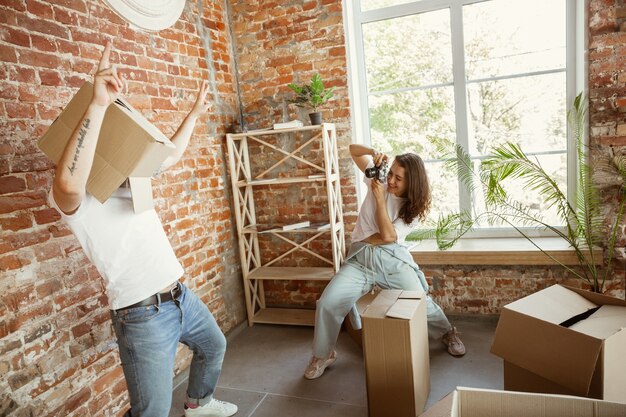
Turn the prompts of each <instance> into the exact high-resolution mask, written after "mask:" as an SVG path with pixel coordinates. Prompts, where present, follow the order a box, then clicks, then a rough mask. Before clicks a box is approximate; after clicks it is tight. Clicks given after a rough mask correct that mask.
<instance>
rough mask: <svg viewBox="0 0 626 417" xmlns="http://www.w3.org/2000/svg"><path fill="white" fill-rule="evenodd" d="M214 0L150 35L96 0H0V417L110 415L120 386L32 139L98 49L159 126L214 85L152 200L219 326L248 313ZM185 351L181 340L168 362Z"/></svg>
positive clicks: (230, 88) (229, 72)
mask: <svg viewBox="0 0 626 417" xmlns="http://www.w3.org/2000/svg"><path fill="white" fill-rule="evenodd" d="M225 7H226V6H225V4H224V2H222V1H216V2H214V1H208V0H206V1H189V2H187V5H186V7H185V10H184V12H183V16H182V18H181V19H180V20H179V21H178V22H177V23H176V25H175V26H174V27H173V28H171V29H168V30H164V31H161V32H158V33H148V32H141V31H137V30H134V29H132V28H130V27H129V26H128V25H127V24H126V23H124V22H123V21H122V20H121V19H120V18H118V17H117V16H116V15H115V14H114V13H113V12H111V11H110V10H109V9H108V8H107V7H106V6H105V4H104V2H101V1H95V0H64V1H55V2H43V1H33V0H8V1H3V2H1V3H0V61H2V63H1V65H0V175H1V176H0V228H1V236H2V239H1V241H0V274H1V275H0V288H1V291H0V293H1V294H2V297H1V298H0V374H1V375H2V378H1V379H0V393H1V394H0V415H11V416H13V415H15V416H59V417H60V416H63V417H65V416H115V415H120V414H121V413H123V412H124V411H125V409H126V408H127V394H126V386H125V382H124V378H123V375H122V370H121V367H120V366H119V357H118V353H117V346H116V343H115V339H114V335H113V331H112V327H111V323H110V319H109V312H108V308H107V299H106V297H105V295H104V294H103V288H104V287H103V282H102V280H101V278H100V276H99V274H98V272H97V271H96V270H95V268H94V267H93V266H92V265H91V264H90V262H89V261H88V260H87V258H86V257H85V255H84V253H83V251H82V249H80V247H79V245H78V242H77V241H76V239H74V237H73V235H71V233H70V231H69V229H68V228H67V226H65V224H64V223H62V222H61V221H59V215H58V213H57V212H56V211H55V210H52V209H50V207H49V206H48V205H47V203H46V195H47V191H48V190H49V188H50V184H51V180H52V176H53V166H52V164H51V163H50V161H49V160H48V159H47V158H46V157H45V156H44V155H43V154H42V153H41V152H40V151H39V150H38V148H37V146H36V141H37V139H38V138H39V137H40V136H41V135H42V133H43V132H44V131H45V130H46V128H47V126H48V125H50V123H51V122H52V121H53V120H54V119H55V118H56V116H57V115H58V114H59V112H60V111H61V109H62V108H63V107H64V105H65V104H67V102H68V101H69V100H70V99H71V97H72V96H73V94H74V93H75V92H76V91H77V89H78V88H79V87H80V86H81V85H82V83H83V81H85V80H88V79H90V78H91V74H92V73H93V71H94V69H95V67H96V65H97V61H98V60H99V57H100V54H101V51H102V47H103V45H104V44H105V42H106V41H107V40H111V41H112V43H113V49H114V53H113V55H112V62H113V63H116V64H118V67H119V69H120V72H122V73H124V74H126V75H127V79H128V80H129V91H128V94H127V97H128V98H129V101H130V102H131V103H132V104H133V105H134V106H135V107H136V108H137V109H138V110H140V111H141V112H142V113H143V114H144V115H145V116H146V117H147V118H148V120H150V121H151V122H153V123H154V124H155V125H156V126H157V127H158V128H159V129H161V130H162V131H163V132H164V133H165V134H166V135H168V136H169V135H171V134H173V133H174V131H175V129H176V128H177V126H178V124H179V123H180V122H181V121H182V119H183V117H184V115H185V114H186V112H187V111H188V110H189V109H190V108H191V104H192V103H193V101H192V100H193V99H195V94H196V91H197V88H198V86H199V81H200V79H208V80H209V81H210V82H211V87H210V88H211V93H210V94H211V100H212V109H211V112H210V113H211V114H210V115H207V116H203V117H202V118H201V119H200V121H199V122H198V124H197V126H196V130H195V133H194V136H193V138H192V141H191V143H190V145H189V149H188V151H187V152H186V153H185V155H184V157H183V159H182V161H181V162H180V163H179V164H178V165H177V166H175V167H173V168H172V169H170V170H169V171H168V172H166V173H165V174H164V175H162V176H161V177H160V178H159V179H158V180H157V181H155V183H154V196H155V199H156V205H157V211H158V213H159V215H160V217H161V219H162V220H163V223H164V225H165V229H166V232H167V235H168V237H169V239H170V241H171V242H172V245H173V247H174V249H175V251H176V254H177V256H178V258H179V259H180V261H181V263H182V264H183V266H184V268H185V271H186V275H185V283H187V284H188V285H189V286H191V287H192V288H194V289H195V291H196V292H197V293H198V294H199V295H200V296H201V297H202V299H203V300H204V301H205V302H206V303H207V304H208V306H209V308H210V309H211V311H212V312H213V314H214V315H215V316H216V318H217V320H218V322H219V324H220V326H221V327H222V329H223V330H224V331H228V330H230V329H232V328H233V326H235V325H237V324H238V323H241V322H242V321H243V320H244V317H245V308H244V304H243V291H242V287H241V278H240V270H239V266H238V265H239V262H238V256H237V253H238V252H237V250H236V247H235V240H234V236H233V228H232V224H231V211H230V204H231V203H230V196H229V193H228V191H227V189H228V187H225V184H228V179H227V175H226V168H225V167H226V164H225V160H226V158H225V154H224V150H225V147H224V134H225V130H226V128H228V127H229V126H232V125H233V124H235V123H236V121H237V120H238V119H239V111H238V110H239V109H238V102H237V95H236V84H235V79H236V77H235V72H234V70H235V66H234V63H233V60H232V53H231V49H232V45H231V38H230V32H229V30H228V28H229V24H228V14H227V9H226V8H225ZM190 358H191V355H190V354H189V351H188V349H186V348H181V349H180V351H179V352H178V356H177V361H176V372H179V371H180V370H181V369H185V368H186V367H187V366H188V364H189V361H190Z"/></svg>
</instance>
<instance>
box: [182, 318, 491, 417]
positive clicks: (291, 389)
mask: <svg viewBox="0 0 626 417" xmlns="http://www.w3.org/2000/svg"><path fill="white" fill-rule="evenodd" d="M449 319H450V321H451V322H452V323H453V324H454V325H456V326H457V329H458V330H459V331H460V332H461V338H462V340H463V342H464V343H465V346H466V348H467V354H466V355H465V356H463V357H461V358H454V357H452V356H450V355H448V354H447V352H446V351H445V350H444V346H443V344H441V342H439V341H432V340H431V341H430V378H431V391H430V396H429V397H428V403H427V404H426V408H428V407H430V406H431V405H432V404H434V403H435V402H437V401H438V400H440V399H441V398H443V397H444V396H445V395H446V394H448V393H449V392H450V391H452V390H453V389H454V388H455V387H456V386H466V387H478V388H494V389H502V386H503V385H502V360H501V359H499V358H497V357H495V356H493V355H491V354H490V353H489V348H490V346H491V341H492V339H493V334H494V331H495V328H496V324H497V317H493V316H450V317H449ZM312 340H313V328H312V327H297V326H278V325H260V324H257V325H254V326H253V327H243V328H242V329H241V330H240V331H236V332H235V334H234V335H232V336H231V337H229V344H228V349H227V351H226V357H225V359H224V366H223V368H222V375H221V377H220V381H219V385H218V389H217V392H216V398H218V399H221V400H226V401H229V402H232V403H235V404H237V406H238V407H239V412H238V413H237V414H236V416H237V417H293V416H298V417H317V416H324V417H367V396H366V388H365V370H364V367H363V354H362V352H361V350H360V347H359V346H358V345H357V344H356V343H355V342H354V341H353V340H352V339H351V338H350V337H349V336H348V335H347V333H345V332H343V331H342V332H341V334H340V336H339V340H338V344H337V354H338V355H337V356H338V357H337V362H335V364H334V365H332V366H331V367H330V368H328V369H327V370H326V372H325V373H324V375H323V376H322V377H321V378H319V379H316V380H312V381H309V380H306V379H304V378H303V377H302V373H303V371H304V368H305V367H306V365H307V364H308V362H309V358H310V354H311V342H312ZM186 387H187V383H186V381H184V382H183V383H181V384H180V385H179V386H178V387H177V388H176V389H175V391H174V398H173V402H172V411H171V412H170V417H180V416H182V415H183V403H184V400H185V389H186Z"/></svg>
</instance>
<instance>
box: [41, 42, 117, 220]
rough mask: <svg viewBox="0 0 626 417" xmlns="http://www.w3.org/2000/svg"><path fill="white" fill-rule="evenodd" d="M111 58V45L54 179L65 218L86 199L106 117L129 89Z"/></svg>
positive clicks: (105, 52)
mask: <svg viewBox="0 0 626 417" xmlns="http://www.w3.org/2000/svg"><path fill="white" fill-rule="evenodd" d="M110 55H111V44H110V43H107V45H106V46H105V48H104V52H103V53H102V58H101V59H100V63H99V64H98V70H97V72H96V75H95V76H94V89H93V97H92V99H91V103H90V104H89V106H88V107H87V110H86V111H85V113H84V114H83V117H82V118H81V120H80V122H79V123H78V125H77V126H76V129H75V130H74V132H73V133H72V136H71V138H70V140H69V141H68V142H67V145H66V146H65V149H64V151H63V154H62V155H61V159H60V160H59V164H58V166H57V169H56V172H55V175H54V182H53V185H52V193H53V196H54V200H55V202H56V203H57V205H58V207H59V208H60V209H61V210H62V211H63V212H64V213H65V214H71V213H73V212H75V211H76V210H77V209H78V207H79V206H80V204H81V202H82V201H83V198H84V197H85V187H86V185H87V179H88V178H89V172H90V171H91V166H92V165H93V158H94V154H95V152H96V145H97V144H98V136H99V134H100V128H101V127H102V120H103V119H104V113H105V112H106V109H107V107H108V106H109V104H111V103H112V102H113V101H115V99H116V98H117V97H118V95H119V94H120V92H121V91H122V90H123V89H124V87H125V85H126V84H125V82H124V80H123V79H122V78H120V77H119V76H118V74H117V71H116V70H115V68H114V67H112V66H111V64H110Z"/></svg>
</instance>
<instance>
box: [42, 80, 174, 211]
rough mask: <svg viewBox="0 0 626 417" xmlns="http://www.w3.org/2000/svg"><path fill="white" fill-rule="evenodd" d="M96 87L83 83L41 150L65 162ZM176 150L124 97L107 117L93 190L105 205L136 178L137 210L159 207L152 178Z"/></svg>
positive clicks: (89, 188)
mask: <svg viewBox="0 0 626 417" xmlns="http://www.w3.org/2000/svg"><path fill="white" fill-rule="evenodd" d="M92 96H93V85H92V84H91V83H89V82H86V83H85V84H83V86H82V87H81V88H80V90H78V92H77V93H76V95H75V96H74V98H72V100H71V101H70V103H69V104H68V105H67V107H65V109H64V110H63V112H61V114H60V115H59V117H58V118H57V119H56V120H55V121H54V123H52V125H51V126H50V127H49V128H48V130H47V131H46V133H45V134H44V135H43V137H42V138H41V139H39V142H38V145H39V148H40V149H41V150H42V151H43V152H44V153H45V154H46V155H47V156H48V157H49V158H50V159H52V160H53V161H54V163H55V164H58V163H59V160H60V159H61V155H62V154H63V150H64V149H65V146H66V144H67V142H68V141H69V139H70V137H71V135H72V133H73V132H74V130H75V129H76V126H77V125H78V123H79V122H80V120H81V118H82V117H83V115H84V113H85V111H86V110H87V107H88V106H89V103H90V102H91V98H92ZM175 149H176V147H175V146H174V144H173V143H172V142H170V140H169V139H168V138H167V137H165V135H163V133H161V131H159V129H157V128H156V127H154V126H153V125H152V124H151V123H150V122H148V121H147V120H146V119H145V118H144V117H143V116H142V115H141V113H139V112H138V111H137V110H136V109H134V108H133V106H131V105H130V103H128V102H127V101H126V100H124V99H123V98H121V97H120V98H118V99H117V100H115V102H114V103H113V104H111V105H110V106H109V108H108V109H107V111H106V114H105V116H104V121H103V123H102V128H101V129H100V136H99V137H98V146H97V148H96V154H95V157H94V161H93V166H92V168H91V172H90V173H89V179H88V180H87V192H89V193H90V194H91V195H93V196H94V197H95V198H96V199H97V200H98V201H100V202H101V203H104V202H105V201H106V200H107V199H108V198H109V197H110V196H111V194H113V192H114V191H115V190H116V189H117V188H118V187H119V186H120V185H121V184H122V183H123V182H124V181H125V180H126V178H130V185H131V192H132V196H133V205H134V208H135V212H141V211H144V210H147V209H150V208H152V207H153V202H152V187H151V182H150V177H151V176H152V175H153V174H154V173H155V172H156V171H157V170H158V169H159V167H160V166H161V164H162V163H163V161H164V160H165V159H166V158H167V157H168V156H169V155H171V154H172V153H173V152H174V150H175Z"/></svg>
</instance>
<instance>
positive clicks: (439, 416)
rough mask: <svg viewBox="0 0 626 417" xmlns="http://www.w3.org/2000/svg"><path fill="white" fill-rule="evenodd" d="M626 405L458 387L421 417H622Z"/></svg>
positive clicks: (562, 396) (625, 413) (577, 398)
mask: <svg viewBox="0 0 626 417" xmlns="http://www.w3.org/2000/svg"><path fill="white" fill-rule="evenodd" d="M623 416H626V404H620V403H613V402H608V401H600V400H591V399H589V398H580V397H571V396H566V395H549V394H535V393H525V392H512V391H498V390H486V389H477V388H464V387H458V388H457V389H456V390H454V391H453V392H452V393H450V394H448V395H447V396H446V397H444V398H443V399H442V400H441V401H439V402H437V403H436V404H435V405H433V406H432V407H431V408H429V409H428V410H427V411H426V412H425V413H423V414H421V415H420V417H623Z"/></svg>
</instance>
